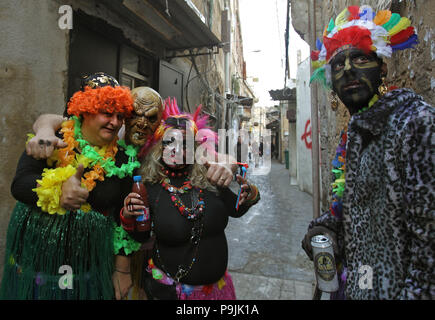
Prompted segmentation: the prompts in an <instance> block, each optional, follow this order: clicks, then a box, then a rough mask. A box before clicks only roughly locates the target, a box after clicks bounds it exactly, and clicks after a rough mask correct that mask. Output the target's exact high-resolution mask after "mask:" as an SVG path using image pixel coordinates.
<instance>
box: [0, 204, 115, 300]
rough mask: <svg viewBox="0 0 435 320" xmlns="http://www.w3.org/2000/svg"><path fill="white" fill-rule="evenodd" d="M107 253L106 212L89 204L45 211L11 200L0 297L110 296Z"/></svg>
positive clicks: (110, 261)
mask: <svg viewBox="0 0 435 320" xmlns="http://www.w3.org/2000/svg"><path fill="white" fill-rule="evenodd" d="M113 259H114V255H113V219H112V218H111V217H105V216H103V215H102V214H100V213H98V212H95V211H93V210H91V211H89V212H87V213H85V212H82V211H80V210H78V211H77V212H67V213H66V214H65V215H57V214H53V215H51V214H48V213H45V212H42V211H41V210H39V208H37V207H34V206H29V205H26V204H23V203H20V202H17V204H16V206H15V208H14V211H13V213H12V215H11V219H10V222H9V227H8V232H7V242H6V254H5V263H4V266H5V267H4V273H3V279H2V282H1V288H0V299H14V300H20V299H25V300H29V299H37V300H57V299H72V300H77V299H89V300H94V299H113V297H114V291H113V285H112V273H113V261H114V260H113ZM62 266H66V267H63V269H62V268H61V267H62ZM66 270H67V271H66ZM70 274H72V278H71V276H70Z"/></svg>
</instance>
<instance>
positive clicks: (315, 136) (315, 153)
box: [308, 0, 320, 218]
mask: <svg viewBox="0 0 435 320" xmlns="http://www.w3.org/2000/svg"><path fill="white" fill-rule="evenodd" d="M309 5H310V9H309V10H308V12H309V13H310V14H309V15H308V19H309V22H310V23H309V30H310V38H311V41H310V42H311V43H310V45H311V48H315V47H316V5H317V3H316V0H310V1H309ZM312 71H313V70H312V68H311V73H312ZM318 103H319V100H318V95H317V84H315V83H313V84H312V85H311V135H312V136H311V138H312V149H311V156H312V179H313V217H314V218H317V217H319V216H320V176H319V168H320V161H319V158H320V157H319V117H318V115H319V109H318Z"/></svg>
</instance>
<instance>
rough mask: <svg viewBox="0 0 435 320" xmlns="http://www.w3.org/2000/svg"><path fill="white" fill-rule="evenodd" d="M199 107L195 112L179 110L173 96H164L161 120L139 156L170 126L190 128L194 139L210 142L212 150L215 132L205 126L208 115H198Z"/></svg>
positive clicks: (215, 140)
mask: <svg viewBox="0 0 435 320" xmlns="http://www.w3.org/2000/svg"><path fill="white" fill-rule="evenodd" d="M201 109H202V106H201V105H199V106H198V107H197V108H196V111H195V113H193V114H189V113H184V112H181V111H180V109H179V108H178V105H177V100H176V99H175V98H173V100H171V98H169V97H168V98H166V100H165V108H164V110H163V115H162V122H161V124H160V125H159V126H158V127H157V129H156V131H155V132H154V135H153V137H152V139H150V141H149V142H148V143H146V145H145V146H144V147H143V148H142V150H141V152H140V154H139V157H143V156H144V155H145V154H146V153H147V152H148V151H149V150H150V149H151V147H152V146H153V145H155V144H156V143H157V142H158V141H160V140H161V139H163V136H164V134H165V132H166V131H167V130H168V129H171V128H175V129H179V128H183V129H186V130H191V133H192V134H193V137H194V138H195V141H197V142H198V143H199V144H203V143H205V142H212V146H213V147H212V148H210V150H209V151H210V152H214V151H215V150H214V147H215V145H216V144H217V141H218V139H217V134H216V132H214V131H213V130H211V128H210V127H208V126H207V123H208V119H209V116H208V115H200V113H201ZM207 145H209V144H207ZM207 145H206V146H207ZM210 146H211V145H210ZM207 150H208V148H207Z"/></svg>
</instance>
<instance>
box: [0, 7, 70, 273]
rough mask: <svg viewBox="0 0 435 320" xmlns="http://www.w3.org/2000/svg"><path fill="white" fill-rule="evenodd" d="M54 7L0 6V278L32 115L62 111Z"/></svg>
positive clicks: (61, 33)
mask: <svg viewBox="0 0 435 320" xmlns="http://www.w3.org/2000/svg"><path fill="white" fill-rule="evenodd" d="M60 5H61V3H60V2H58V1H53V0H40V1H27V0H7V1H1V3H0V12H1V19H0V30H1V32H0V43H2V46H1V49H0V93H1V97H0V101H1V104H0V123H1V130H0V161H1V168H0V179H1V181H2V183H1V185H0V203H1V205H0V220H1V221H2V223H0V277H1V275H2V273H3V257H4V250H5V243H6V230H7V227H8V221H9V217H10V214H11V211H12V209H13V207H14V205H15V200H14V199H13V198H12V196H11V193H10V185H11V182H12V179H13V177H14V175H15V170H16V166H17V162H18V159H19V157H20V155H21V153H22V152H23V150H24V145H25V141H26V138H27V137H26V133H30V132H32V124H33V122H34V121H35V119H36V118H37V116H38V115H40V114H42V113H62V111H63V109H64V100H65V95H66V86H67V83H66V79H67V77H66V72H67V66H68V63H67V61H68V41H67V39H68V30H61V29H60V28H59V27H58V20H59V18H60V16H61V15H60V14H59V13H58V10H59V6H60ZM0 279H1V278H0Z"/></svg>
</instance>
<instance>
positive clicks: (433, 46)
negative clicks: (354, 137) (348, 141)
mask: <svg viewBox="0 0 435 320" xmlns="http://www.w3.org/2000/svg"><path fill="white" fill-rule="evenodd" d="M308 3H312V0H311V1H310V0H301V1H293V2H292V13H291V14H292V24H293V27H294V28H295V30H296V31H297V32H298V33H299V34H300V35H301V36H302V37H303V38H304V39H305V40H306V41H307V42H308V41H309V34H308V32H309V28H308V22H309V18H308ZM362 4H368V5H370V6H372V7H373V8H374V9H376V10H382V9H390V10H392V11H393V12H397V13H399V14H400V15H402V16H407V17H409V18H410V19H411V21H412V25H413V26H414V27H415V28H416V32H417V34H418V37H419V41H420V43H419V44H418V46H417V47H416V48H415V49H414V50H405V51H403V52H396V53H394V54H393V56H392V58H391V59H389V61H387V65H388V77H387V82H388V84H389V85H396V86H398V87H408V88H412V89H413V90H414V91H415V92H416V93H418V94H420V95H422V96H423V98H424V99H425V100H426V101H427V102H429V103H431V104H432V105H433V104H434V102H435V73H434V70H433V61H434V58H435V40H434V38H433V34H434V31H435V30H434V25H435V20H434V18H433V17H435V2H434V1H431V0H410V1H400V0H381V1H379V0H377V1H375V0H361V1H358V0H331V1H319V0H317V1H316V29H317V32H316V36H317V37H319V36H320V35H321V33H322V31H323V28H324V27H325V26H326V25H327V23H328V22H329V20H330V18H331V17H336V16H337V14H339V13H340V12H341V11H342V10H343V9H344V8H345V7H347V6H349V5H362ZM329 101H330V99H329V93H327V92H325V91H324V90H322V89H319V121H320V124H319V125H320V131H319V132H320V148H321V155H320V157H321V159H320V161H321V179H322V180H321V190H322V191H321V192H322V195H321V197H322V210H326V209H327V208H328V207H329V199H330V190H331V187H330V185H331V182H332V181H331V178H332V176H331V161H332V159H333V158H334V156H335V149H336V146H337V143H338V139H339V134H340V131H341V130H342V129H343V128H344V127H345V126H346V124H347V122H348V120H349V114H348V112H347V110H346V108H345V107H344V106H343V105H342V104H340V105H339V107H338V108H337V110H336V111H332V110H331V108H330V102H329Z"/></svg>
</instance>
